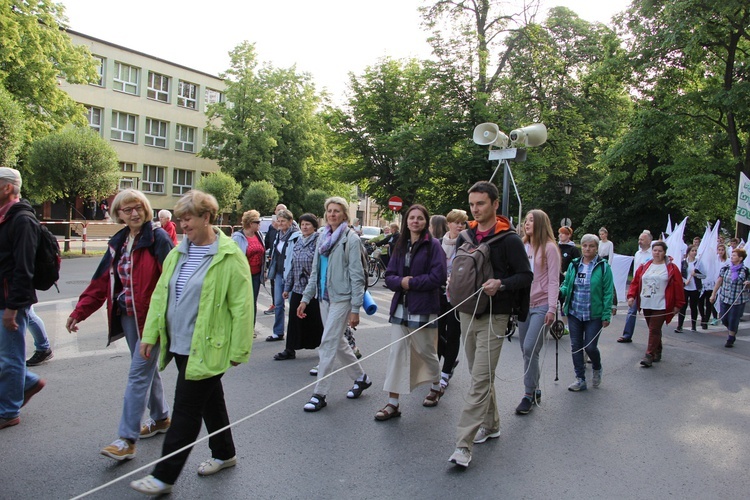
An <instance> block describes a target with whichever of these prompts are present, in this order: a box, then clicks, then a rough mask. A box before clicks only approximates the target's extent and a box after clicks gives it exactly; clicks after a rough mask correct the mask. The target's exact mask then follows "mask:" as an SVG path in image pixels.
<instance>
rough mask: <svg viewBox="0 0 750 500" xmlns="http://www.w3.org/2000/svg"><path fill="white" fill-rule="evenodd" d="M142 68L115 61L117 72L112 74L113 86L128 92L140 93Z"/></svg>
mask: <svg viewBox="0 0 750 500" xmlns="http://www.w3.org/2000/svg"><path fill="white" fill-rule="evenodd" d="M140 72H141V70H140V68H137V67H135V66H131V65H129V64H125V63H123V62H120V61H115V72H114V75H112V88H113V89H114V90H117V91H120V92H125V93H126V94H133V95H138V81H139V77H140Z"/></svg>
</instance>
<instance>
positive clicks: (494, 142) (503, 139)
mask: <svg viewBox="0 0 750 500" xmlns="http://www.w3.org/2000/svg"><path fill="white" fill-rule="evenodd" d="M473 139H474V143H475V144H479V145H480V146H497V147H499V148H507V147H508V136H507V135H505V134H504V133H502V132H500V127H498V126H497V125H495V124H494V123H490V122H487V123H480V124H479V125H477V126H476V127H474V135H473Z"/></svg>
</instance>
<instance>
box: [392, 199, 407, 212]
mask: <svg viewBox="0 0 750 500" xmlns="http://www.w3.org/2000/svg"><path fill="white" fill-rule="evenodd" d="M403 206H404V200H402V199H401V198H399V197H398V196H391V197H390V198H389V199H388V208H390V209H391V210H393V211H394V212H400V211H401V207H403Z"/></svg>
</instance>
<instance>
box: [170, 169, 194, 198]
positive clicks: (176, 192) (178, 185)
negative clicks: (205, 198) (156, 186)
mask: <svg viewBox="0 0 750 500" xmlns="http://www.w3.org/2000/svg"><path fill="white" fill-rule="evenodd" d="M194 182H195V171H194V170H185V169H182V168H175V169H174V171H173V172H172V195H173V196H182V195H183V194H185V193H187V192H188V191H190V190H191V189H193V188H194V187H195V186H194Z"/></svg>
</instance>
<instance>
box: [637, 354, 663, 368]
mask: <svg viewBox="0 0 750 500" xmlns="http://www.w3.org/2000/svg"><path fill="white" fill-rule="evenodd" d="M659 359H661V357H659ZM653 362H654V356H652V355H651V354H646V355H645V356H643V359H642V360H641V366H645V367H646V368H651V364H652V363H653Z"/></svg>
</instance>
